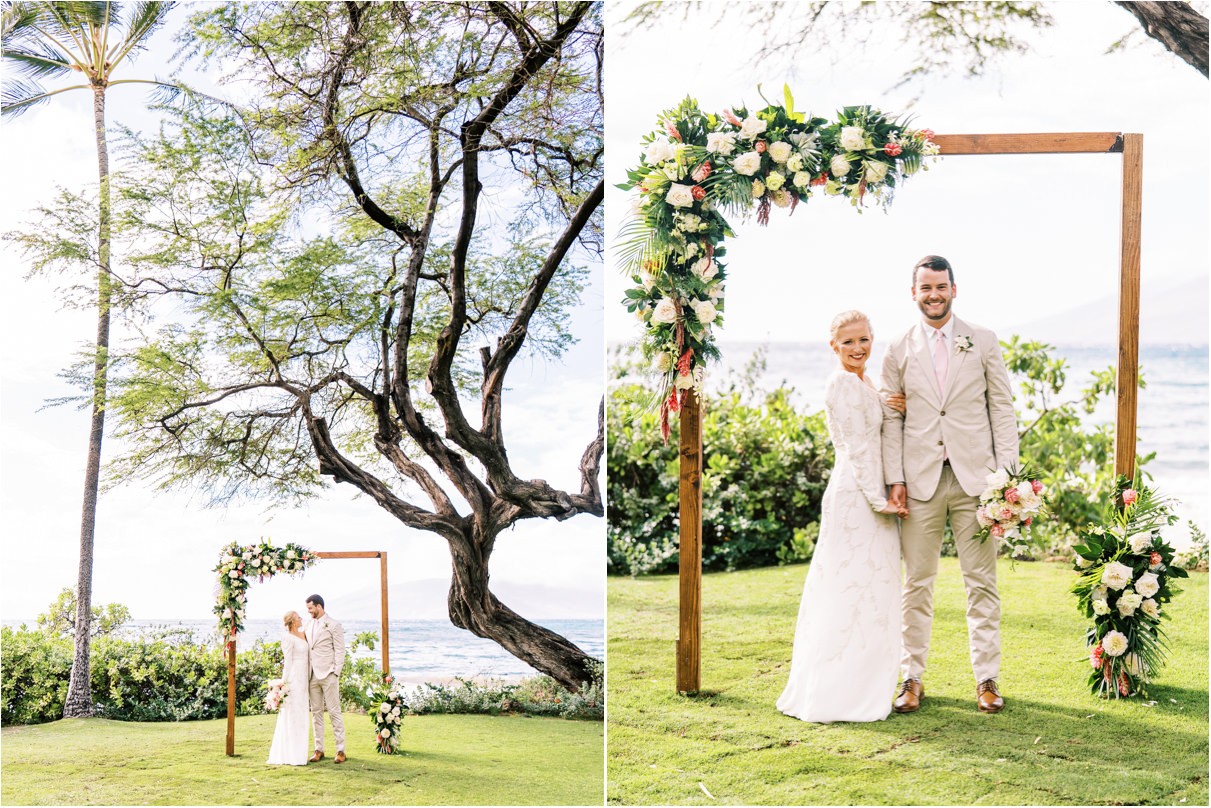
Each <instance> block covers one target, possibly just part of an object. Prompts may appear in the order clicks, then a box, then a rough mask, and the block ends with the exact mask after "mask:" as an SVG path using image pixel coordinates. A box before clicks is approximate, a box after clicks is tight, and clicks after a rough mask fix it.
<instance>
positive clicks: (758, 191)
mask: <svg viewBox="0 0 1211 808" xmlns="http://www.w3.org/2000/svg"><path fill="white" fill-rule="evenodd" d="M763 196H765V183H764V182H762V181H761V180H753V199H760V198H761V197H763Z"/></svg>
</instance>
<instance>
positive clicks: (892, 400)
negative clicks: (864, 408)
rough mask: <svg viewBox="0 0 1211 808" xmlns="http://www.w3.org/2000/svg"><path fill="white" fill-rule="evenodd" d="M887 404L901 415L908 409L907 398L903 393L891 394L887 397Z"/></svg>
mask: <svg viewBox="0 0 1211 808" xmlns="http://www.w3.org/2000/svg"><path fill="white" fill-rule="evenodd" d="M887 406H889V407H891V408H892V409H893V410H895V411H896V412H898V413H900V414H901V415H903V414H904V413H905V412H906V411H907V409H908V404H907V399H906V398H905V397H904V394H903V393H892V394H891V395H889V396H888V397H887Z"/></svg>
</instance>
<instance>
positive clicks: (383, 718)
mask: <svg viewBox="0 0 1211 808" xmlns="http://www.w3.org/2000/svg"><path fill="white" fill-rule="evenodd" d="M370 705H371V708H372V711H371V715H373V717H374V740H375V741H376V743H377V746H376V749H377V751H378V753H379V754H380V755H394V754H397V753H398V752H399V738H400V726H401V725H402V724H403V722H404V713H405V712H406V711H407V710H408V702H407V701H406V700H405V698H404V689H403V686H402V685H400V684H397V683H395V681H394V679H393V678H392V677H391V676H384V677H383V684H382V685H380V686H379V687H376V688H375V689H373V690H371V691H370Z"/></svg>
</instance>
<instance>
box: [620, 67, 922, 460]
mask: <svg viewBox="0 0 1211 808" xmlns="http://www.w3.org/2000/svg"><path fill="white" fill-rule="evenodd" d="M659 123H660V128H659V129H657V130H656V131H654V132H652V133H650V134H649V135H647V136H646V137H645V138H644V141H643V144H644V151H643V157H642V159H641V161H640V163H639V165H638V166H636V167H635V168H633V169H631V170H629V171H628V172H627V176H628V178H629V181H628V182H626V183H623V184H622V185H620V186H619V187H620V188H622V189H624V190H628V191H630V190H635V189H638V191H639V198H638V199H637V200H636V201H635V203H634V204H633V206H632V208H631V216H630V218H629V220H628V222H627V223H626V224H625V225H624V226H623V229H622V232H621V234H620V237H619V240H620V242H621V243H620V247H619V248H620V255H621V258H622V262H623V268H624V270H625V271H626V272H627V273H628V274H629V275H630V276H631V279H632V280H633V281H634V282H635V287H634V288H632V289H629V290H627V292H626V297H625V298H624V300H623V304H624V305H625V306H626V307H627V309H628V310H629V311H631V312H632V313H633V314H634V315H635V316H636V317H637V318H638V319H639V320H640V321H641V322H642V323H643V324H644V329H645V332H644V336H643V338H642V341H641V345H642V348H643V353H644V357H645V359H646V360H648V361H650V362H651V363H652V364H653V366H654V367H655V369H656V370H657V371H658V372H659V373H661V374H662V375H663V381H662V383H661V385H660V393H659V402H660V403H659V409H660V424H661V432H662V434H663V435H664V437H665V439H666V440H667V439H668V435H669V420H668V419H669V413H670V412H678V411H679V410H680V409H681V407H682V406H683V405H684V404H685V401H686V397H687V396H688V395H689V392H688V391H690V390H697V391H699V392H701V389H702V382H703V379H704V377H705V363H706V362H708V361H711V360H715V359H718V358H719V349H718V347H717V345H716V344H715V340H714V336H713V334H712V327H713V326H716V325H720V324H721V323H722V320H723V310H724V294H723V283H724V280H725V278H726V276H727V273H726V270H725V265H724V263H723V259H724V257H725V255H726V248H724V247H723V246H722V245H723V241H724V239H725V238H726V237H727V236H732V235H734V233H733V232H732V230H731V227H730V226H729V225H728V223H727V220H726V219H725V218H724V217H723V214H722V213H721V212H720V209H724V210H727V211H728V213H729V214H740V215H744V214H747V213H749V212H750V211H752V209H753V208H754V207H755V208H756V210H757V219H758V221H759V222H760V223H761V224H767V223H768V222H769V213H770V208H771V206H773V207H780V208H789V209H790V211H791V212H792V213H793V212H794V209H795V207H796V206H797V205H798V204H799V203H800V202H806V201H807V200H808V199H810V198H811V197H812V196H814V195H815V194H817V193H823V194H825V195H830V196H843V197H845V198H847V199H849V201H850V202H851V203H852V204H853V205H854V206H856V207H858V209H859V210H861V207H862V206H863V205H864V204H866V203H868V202H869V203H871V204H872V205H873V206H876V207H878V206H886V205H887V204H890V202H891V200H892V196H893V194H894V191H895V188H896V186H897V185H898V184H899V183H901V182H903V180H904V178H906V177H908V176H909V175H911V174H914V173H916V172H917V171H918V170H920V169H921V168H923V167H925V165H924V163H925V159H924V158H927V157H930V156H932V155H935V154H937V153H938V148H937V146H935V145H934V144H933V142H932V141H933V132H931V131H930V130H928V129H914V128H910V127H909V126H908V122H907V120H906V119H895V118H891V117H889V116H888V115H886V114H884V113H882V112H880V111H879V110H876V109H874V108H872V107H866V106H862V107H846V108H845V109H843V110H842V111H841V112H839V113H838V114H837V117H836V119H834V120H831V121H830V120H828V119H825V118H817V117H813V116H811V115H809V114H805V113H802V112H795V110H794V99H793V98H792V96H791V93H790V90H789V88H784V104H782V105H776V104H767V106H765V107H764V108H763V109H759V110H748V109H746V108H743V107H738V108H735V109H732V110H724V111H723V112H722V113H720V114H718V115H715V114H711V113H706V112H703V111H702V110H700V109H699V108H698V104H697V102H696V101H694V100H693V99H690V98H687V99H686V100H685V101H683V102H682V103H681V104H680V105H679V106H678V107H676V108H675V109H671V110H666V111H665V112H663V113H661V115H660V117H659Z"/></svg>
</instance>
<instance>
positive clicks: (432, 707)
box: [408, 662, 605, 721]
mask: <svg viewBox="0 0 1211 808" xmlns="http://www.w3.org/2000/svg"><path fill="white" fill-rule="evenodd" d="M590 664H591V665H593V666H594V673H593V679H592V680H591V681H588V682H585V683H584V684H583V685H582V686H581V688H580V689H579V690H577V691H576V692H575V693H571V692H568V691H567V690H565V689H564V688H563V687H562V686H560V684H559V683H558V682H556V681H555V680H554V679H551V678H550V677H548V676H534V677H531V678H529V679H525V680H522V681H521V682H519V683H515V684H510V683H506V682H503V681H489V682H483V683H480V682H474V681H470V680H467V679H462V678H455V680H454V683H453V684H448V685H436V684H429V683H425V684H422V685H420V686H419V687H417V688H416V689H415V690H414V691H412V693H410V694H409V696H408V706H409V708H410V709H411V711H412V712H413V713H416V714H418V715H423V714H425V713H477V714H487V715H498V714H500V713H509V712H513V713H525V714H527V715H545V716H559V717H562V718H568V719H580V720H590V721H600V720H602V719H603V718H604V717H605V681H604V667H603V665H602V663H600V662H595V663H590Z"/></svg>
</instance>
